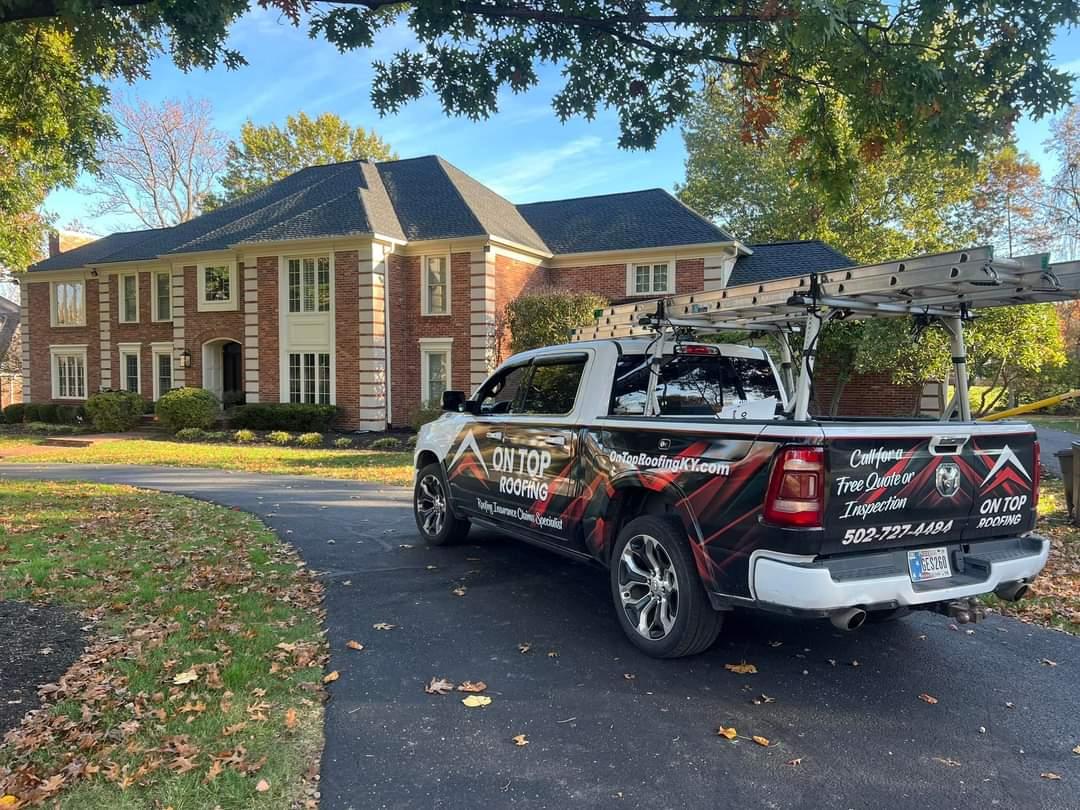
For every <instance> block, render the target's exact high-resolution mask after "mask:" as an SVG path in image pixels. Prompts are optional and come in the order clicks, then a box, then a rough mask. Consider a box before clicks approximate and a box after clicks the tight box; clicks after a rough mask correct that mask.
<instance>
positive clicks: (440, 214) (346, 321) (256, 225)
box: [21, 157, 850, 430]
mask: <svg viewBox="0 0 1080 810" xmlns="http://www.w3.org/2000/svg"><path fill="white" fill-rule="evenodd" d="M848 264H850V262H849V261H848V260H847V259H846V258H845V257H844V256H842V255H840V254H839V253H837V252H836V251H834V250H832V249H830V248H829V247H827V246H826V245H823V244H822V243H820V242H786V243H779V244H770V245H744V244H742V243H740V242H739V241H738V240H736V239H734V238H733V237H731V236H730V235H728V234H727V233H725V232H724V231H723V230H721V229H720V228H718V227H717V226H716V225H714V224H713V223H711V222H710V221H708V220H707V219H705V218H704V217H702V216H700V215H699V214H697V213H695V212H694V211H692V210H691V209H690V208H688V207H686V206H685V205H683V204H682V203H680V202H679V201H678V200H676V199H675V198H674V197H672V196H671V195H670V194H668V193H667V192H665V191H662V190H659V189H652V190H646V191H634V192H627V193H624V194H609V195H603V196H596V197H584V198H579V199H571V200H554V201H550V202H538V203H531V204H528V205H514V204H512V203H510V202H509V201H507V200H506V199H504V198H502V197H500V196H499V195H498V194H496V193H495V192H493V191H492V190H491V189H489V188H487V187H486V186H484V185H482V184H481V183H479V182H478V181H476V180H474V179H473V178H471V177H469V176H468V175H466V174H465V173H464V172H462V171H460V170H459V169H457V168H455V167H454V166H452V165H450V164H449V163H447V162H446V161H444V160H442V159H441V158H438V157H420V158H413V159H409V160H397V161H388V162H383V163H372V162H367V161H353V162H348V163H340V164H332V165H326V166H314V167H311V168H308V169H304V170H302V171H299V172H296V173H295V174H293V175H290V176H289V177H286V178H284V179H283V180H280V181H278V182H277V183H274V184H273V185H271V186H268V187H267V188H264V189H262V190H261V191H258V192H256V193H254V194H252V195H249V196H247V197H244V198H243V199H241V200H238V201H236V202H234V203H232V204H230V205H228V206H226V207H223V208H220V209H218V210H215V211H211V212H208V213H206V214H203V215H202V216H200V217H198V218H196V219H193V220H191V221H189V222H185V223H182V224H180V225H176V226H174V227H171V228H164V229H156V230H144V231H130V232H123V233H115V234H112V235H110V236H106V237H103V238H101V239H99V240H97V241H94V242H91V243H89V244H86V245H82V246H80V247H77V248H75V249H72V250H68V251H64V252H59V253H56V254H55V255H53V256H50V257H49V258H47V259H45V260H43V261H41V262H39V263H38V264H36V265H34V266H32V267H31V268H29V271H28V272H27V273H26V274H25V275H24V276H23V279H22V282H21V283H22V285H23V294H22V308H23V312H22V321H23V330H22V352H23V357H22V360H23V363H22V365H23V375H24V398H25V399H26V400H27V401H34V402H40V401H56V402H71V401H77V400H81V399H84V398H85V397H86V396H87V395H88V394H90V393H93V392H95V391H98V390H101V389H105V388H111V389H127V390H132V391H138V392H139V393H141V394H142V395H143V396H144V397H146V398H147V399H156V398H158V397H159V396H160V395H161V393H162V392H164V391H166V390H168V389H170V388H173V387H178V386H181V385H186V386H202V387H205V388H208V389H210V390H212V391H214V392H215V393H216V394H217V395H218V396H220V397H221V398H222V399H223V400H224V401H226V402H231V401H237V400H239V399H241V398H243V399H245V400H246V401H247V402H326V403H333V404H336V405H338V406H340V407H341V408H342V411H343V421H342V425H343V426H344V427H347V428H351V429H372V430H381V429H384V428H385V427H386V426H387V425H394V426H396V425H404V424H407V423H408V421H409V418H410V416H411V415H412V414H413V413H414V412H415V411H416V410H417V409H418V408H420V407H422V406H423V405H425V404H428V403H435V402H437V400H438V398H439V396H440V394H441V392H442V390H444V389H445V388H460V389H466V390H471V389H472V388H474V387H475V386H477V385H478V384H479V383H480V382H482V381H483V379H484V378H485V377H486V375H487V374H488V373H489V372H490V371H491V369H492V368H494V366H495V365H496V364H497V362H498V360H499V359H500V355H501V354H503V347H502V346H500V345H498V344H499V343H500V339H499V336H498V323H499V321H500V316H501V313H502V312H503V311H504V309H505V306H506V304H507V303H508V302H509V301H511V300H512V299H513V298H514V297H516V296H517V295H519V294H521V293H522V292H525V291H530V290H541V289H547V288H551V287H559V288H566V289H572V290H590V291H595V292H597V293H600V294H602V295H604V296H606V297H608V298H609V299H611V300H625V299H628V298H633V297H635V296H642V297H656V296H658V295H660V294H663V293H684V292H691V291H695V290H703V289H705V290H710V289H719V288H722V287H724V286H725V285H727V284H729V283H745V282H749V281H755V280H766V279H768V278H778V277H780V276H781V275H792V274H797V273H805V272H809V271H811V270H826V269H832V268H835V267H841V266H846V265H848Z"/></svg>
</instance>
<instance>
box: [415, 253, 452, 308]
mask: <svg viewBox="0 0 1080 810" xmlns="http://www.w3.org/2000/svg"><path fill="white" fill-rule="evenodd" d="M428 259H445V260H446V311H445V312H432V311H431V294H430V292H429V290H428ZM453 275H454V272H453V266H452V265H451V256H450V254H449V253H429V254H427V255H426V256H421V257H420V314H421V315H425V316H429V317H436V318H441V317H443V316H446V315H450V314H452V313H451V310H452V309H453V306H452V301H453V298H452V291H453Z"/></svg>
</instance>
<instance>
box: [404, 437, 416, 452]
mask: <svg viewBox="0 0 1080 810" xmlns="http://www.w3.org/2000/svg"><path fill="white" fill-rule="evenodd" d="M405 446H406V447H408V448H409V449H410V450H411V449H412V448H414V447H416V437H415V436H410V437H409V438H407V439H406V440H405Z"/></svg>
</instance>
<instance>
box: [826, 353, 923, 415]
mask: <svg viewBox="0 0 1080 810" xmlns="http://www.w3.org/2000/svg"><path fill="white" fill-rule="evenodd" d="M836 382H837V372H836V369H835V367H832V366H829V365H828V362H827V361H825V360H823V361H822V362H819V363H818V364H817V371H816V373H815V374H814V403H813V404H812V407H811V411H810V412H811V413H812V414H818V415H822V416H825V415H828V413H829V406H830V404H831V403H832V397H833V392H834V391H836ZM921 393H922V385H921V384H915V385H896V384H895V383H894V382H893V381H892V376H891V375H890V374H889V373H887V372H877V373H874V374H853V375H852V376H851V378H850V379H849V380H848V381H847V384H846V385H845V386H844V390H843V392H842V393H841V394H840V407H839V408H838V409H837V415H838V416H912V415H914V414H915V412H916V409H917V408H918V406H919V398H920V395H921Z"/></svg>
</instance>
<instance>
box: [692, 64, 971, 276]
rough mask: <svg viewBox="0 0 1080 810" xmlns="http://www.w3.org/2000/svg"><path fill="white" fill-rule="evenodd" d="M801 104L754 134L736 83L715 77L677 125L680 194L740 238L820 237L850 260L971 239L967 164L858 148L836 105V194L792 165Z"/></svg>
mask: <svg viewBox="0 0 1080 810" xmlns="http://www.w3.org/2000/svg"><path fill="white" fill-rule="evenodd" d="M806 113H807V110H806V109H805V107H804V106H803V105H799V104H795V105H791V106H788V107H784V108H782V109H781V110H780V111H779V112H778V114H777V115H776V117H775V118H774V119H773V120H772V121H771V122H770V123H769V125H768V127H767V128H766V129H765V131H764V132H763V133H761V135H760V137H753V138H752V137H749V135H748V133H747V131H746V128H745V124H744V122H743V120H742V116H741V114H740V113H739V111H738V91H737V90H736V88H734V87H732V86H730V85H724V84H715V85H713V86H712V87H710V88H707V90H706V91H705V92H704V93H703V94H702V96H701V98H700V99H699V100H698V101H697V102H696V103H695V105H694V107H693V108H692V110H691V113H690V115H689V116H688V118H687V120H686V121H685V123H684V126H683V139H684V141H685V143H686V151H687V158H686V182H685V183H684V184H683V185H681V186H680V187H679V188H678V195H679V197H680V198H681V199H682V201H683V202H685V203H687V204H688V205H690V206H691V207H693V208H694V209H696V210H698V211H700V212H702V213H704V214H706V215H708V216H711V217H713V218H714V219H716V220H718V221H720V222H722V223H723V224H724V225H725V227H727V228H728V229H729V230H730V231H731V232H732V233H733V234H734V235H735V236H737V237H739V238H741V239H742V240H744V241H746V242H755V241H763V242H764V241H782V240H788V239H822V240H824V241H825V242H827V243H829V244H830V245H832V246H833V247H835V248H837V249H838V250H840V251H842V252H843V253H845V254H846V255H848V256H850V257H852V259H854V260H856V261H857V262H873V261H881V260H883V259H887V258H889V257H893V256H910V255H913V254H917V253H929V252H935V251H940V250H946V249H948V248H950V247H953V246H956V245H961V244H971V242H972V241H973V239H974V236H975V234H974V231H973V229H972V228H971V227H970V225H969V224H968V222H967V219H966V217H965V214H966V213H967V211H968V204H969V201H970V198H971V187H972V184H973V183H974V179H975V176H976V175H975V173H974V172H973V171H972V170H969V169H966V168H964V167H960V166H957V165H955V164H954V163H952V162H951V161H949V160H947V159H945V158H942V157H939V156H933V155H922V156H920V155H912V154H910V153H908V152H907V151H905V150H904V149H902V148H901V147H899V146H888V147H885V148H884V150H883V151H882V152H880V153H872V154H867V153H866V151H865V150H863V149H862V148H861V146H860V144H859V143H858V142H857V141H856V140H855V139H853V138H852V137H851V129H850V127H848V126H847V123H846V120H847V114H846V112H845V109H844V108H843V107H836V108H834V109H832V110H830V112H829V116H830V117H831V118H832V120H833V121H834V123H835V125H836V127H837V131H838V132H839V133H841V135H842V137H841V138H840V139H839V140H838V141H837V142H836V150H835V152H834V156H833V161H834V171H842V172H843V173H844V174H845V175H846V177H847V178H848V179H847V181H846V183H845V185H846V187H847V189H848V192H847V193H846V194H843V195H836V194H835V193H833V191H832V190H831V189H830V188H829V187H828V186H826V185H824V184H823V183H822V182H821V178H818V177H816V176H815V175H814V174H813V173H812V172H811V173H810V174H807V173H806V171H805V167H804V166H801V165H800V159H801V155H802V153H803V150H804V149H805V144H806V142H805V137H804V135H803V134H802V124H801V121H802V120H803V119H804V117H805V115H806Z"/></svg>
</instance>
